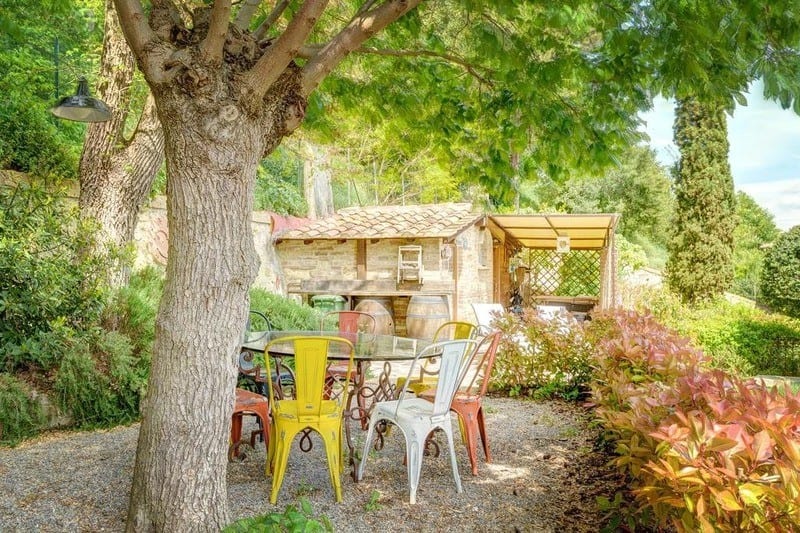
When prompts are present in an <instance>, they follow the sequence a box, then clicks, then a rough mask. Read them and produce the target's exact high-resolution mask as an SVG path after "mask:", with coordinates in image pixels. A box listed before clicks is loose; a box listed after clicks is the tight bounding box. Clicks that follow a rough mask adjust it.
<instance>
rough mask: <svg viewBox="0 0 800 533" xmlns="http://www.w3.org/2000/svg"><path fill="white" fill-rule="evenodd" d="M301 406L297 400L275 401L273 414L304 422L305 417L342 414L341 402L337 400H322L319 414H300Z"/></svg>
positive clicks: (313, 418)
mask: <svg viewBox="0 0 800 533" xmlns="http://www.w3.org/2000/svg"><path fill="white" fill-rule="evenodd" d="M299 407H300V406H299V404H298V401H297V400H280V401H278V402H276V403H275V410H274V412H273V414H272V415H273V416H274V417H275V418H281V419H283V420H297V421H299V422H302V421H303V420H304V419H309V420H319V417H321V416H328V417H332V418H336V417H339V416H341V414H342V411H341V408H340V407H339V402H337V401H335V400H322V404H321V406H320V411H319V415H316V414H314V415H304V414H300V413H299V409H298V408H299Z"/></svg>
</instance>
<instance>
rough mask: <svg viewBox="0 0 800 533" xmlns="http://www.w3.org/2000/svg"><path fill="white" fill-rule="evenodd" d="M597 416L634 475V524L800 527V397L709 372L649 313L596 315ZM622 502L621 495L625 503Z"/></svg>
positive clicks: (621, 463) (629, 511) (621, 464)
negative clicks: (799, 472)
mask: <svg viewBox="0 0 800 533" xmlns="http://www.w3.org/2000/svg"><path fill="white" fill-rule="evenodd" d="M596 326H597V327H600V328H601V329H602V330H603V331H604V335H605V336H606V341H605V342H604V343H602V344H601V345H600V346H601V349H600V350H599V351H598V358H597V373H596V375H595V380H594V381H593V384H592V398H593V402H594V403H595V405H596V406H597V408H596V410H595V413H596V415H597V416H598V418H599V420H600V421H601V423H602V424H603V426H604V429H605V431H606V437H607V438H608V439H610V440H611V442H613V443H614V445H615V447H616V453H617V458H616V459H615V461H614V462H615V464H616V466H617V468H619V469H620V470H621V471H623V472H624V473H626V474H627V475H628V476H629V478H630V480H631V481H630V484H629V486H630V488H631V489H632V490H631V496H632V497H633V498H634V504H633V505H631V506H629V507H625V508H623V507H620V511H621V512H623V516H622V517H619V518H618V521H620V522H621V521H622V519H624V518H625V515H627V517H628V522H629V523H635V524H639V525H648V524H650V525H656V526H659V527H666V526H671V527H674V528H675V529H676V530H678V531H743V530H744V531H766V530H786V531H789V530H791V529H792V528H793V527H794V525H796V524H797V523H798V521H800V508H798V506H797V499H798V497H800V479H799V478H798V477H797V469H798V466H800V438H799V437H798V435H800V431H799V430H800V419H798V417H797V416H796V414H797V412H798V408H800V394H797V393H791V392H790V391H789V390H788V388H787V389H785V390H783V391H778V390H777V389H774V388H773V389H771V390H767V389H765V388H764V387H762V386H760V385H758V384H756V383H755V382H754V381H741V380H739V379H737V378H734V377H732V376H729V375H727V374H725V373H724V372H722V371H708V370H707V364H708V361H707V360H706V358H705V357H704V356H703V354H702V353H701V352H699V351H698V350H696V349H694V348H692V347H691V345H690V343H689V341H688V339H685V338H681V337H679V336H678V335H676V334H675V333H674V332H672V331H670V330H668V329H666V328H664V327H663V326H661V325H660V324H658V323H657V322H655V321H654V320H653V318H652V317H650V316H643V315H638V314H636V313H622V312H618V313H615V314H606V315H597V316H596V317H595V320H593V322H592V326H591V327H596ZM618 501H619V500H618Z"/></svg>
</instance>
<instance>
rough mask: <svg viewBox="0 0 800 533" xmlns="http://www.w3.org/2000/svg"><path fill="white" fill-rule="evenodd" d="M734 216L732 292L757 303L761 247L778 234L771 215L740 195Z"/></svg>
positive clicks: (743, 195)
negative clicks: (735, 217)
mask: <svg viewBox="0 0 800 533" xmlns="http://www.w3.org/2000/svg"><path fill="white" fill-rule="evenodd" d="M736 215H737V224H736V230H735V231H734V235H733V241H734V248H733V265H734V277H733V286H732V287H731V290H732V292H734V293H736V294H740V295H742V296H745V297H747V298H750V299H751V300H757V299H758V296H759V290H758V283H759V279H760V277H761V265H762V263H763V262H764V255H765V252H764V249H763V247H764V246H765V245H768V244H770V243H772V242H773V241H774V240H775V239H776V238H777V237H778V234H779V233H780V230H778V228H777V226H775V221H774V217H773V216H772V214H770V213H769V212H768V211H767V210H766V209H764V208H763V207H761V206H760V205H758V204H757V203H756V202H755V200H753V199H752V198H751V197H750V196H748V195H747V194H746V193H744V192H742V191H739V192H737V193H736Z"/></svg>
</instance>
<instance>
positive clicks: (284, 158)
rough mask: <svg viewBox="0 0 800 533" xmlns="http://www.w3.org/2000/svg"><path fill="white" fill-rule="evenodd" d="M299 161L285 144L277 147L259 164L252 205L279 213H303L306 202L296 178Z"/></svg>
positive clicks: (299, 169)
mask: <svg viewBox="0 0 800 533" xmlns="http://www.w3.org/2000/svg"><path fill="white" fill-rule="evenodd" d="M301 165H302V163H301V161H300V159H299V158H297V157H295V156H293V154H292V153H291V152H289V151H288V150H286V149H285V148H282V147H278V148H277V149H276V150H275V151H274V152H272V153H271V154H270V155H269V156H268V157H267V158H266V159H264V160H263V161H262V162H261V165H260V166H259V167H258V172H257V178H256V189H255V203H254V206H253V207H254V209H266V210H268V211H274V212H275V213H279V214H282V215H296V216H300V215H304V214H305V213H306V212H307V211H308V206H307V205H306V201H305V199H304V198H303V192H302V189H301V188H300V187H299V186H298V179H299V178H300V177H301V176H302V170H301V168H302V166H301Z"/></svg>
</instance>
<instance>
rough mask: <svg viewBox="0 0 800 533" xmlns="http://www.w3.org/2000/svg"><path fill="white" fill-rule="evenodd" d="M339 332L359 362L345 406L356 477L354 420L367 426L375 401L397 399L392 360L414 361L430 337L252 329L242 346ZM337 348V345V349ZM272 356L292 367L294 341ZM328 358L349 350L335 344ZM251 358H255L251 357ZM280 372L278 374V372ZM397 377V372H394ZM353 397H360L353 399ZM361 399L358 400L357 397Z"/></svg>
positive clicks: (379, 443)
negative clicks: (369, 375)
mask: <svg viewBox="0 0 800 533" xmlns="http://www.w3.org/2000/svg"><path fill="white" fill-rule="evenodd" d="M316 335H326V336H330V335H333V336H337V337H342V338H345V339H347V340H349V341H350V342H352V343H353V346H354V348H355V355H354V357H353V359H354V362H355V364H356V366H357V370H358V371H356V372H353V373H352V375H353V377H352V379H351V383H352V385H351V387H352V389H351V392H350V394H349V396H348V399H347V405H345V410H344V417H345V420H344V422H345V423H344V427H345V440H346V443H347V447H348V450H349V454H348V455H349V458H350V464H351V465H352V466H353V472H352V476H353V480H355V479H356V476H355V472H356V469H357V466H358V464H357V458H356V455H355V451H356V446H355V445H354V442H353V434H352V432H351V427H350V426H351V422H358V425H359V427H362V428H363V427H366V424H367V422H368V421H369V416H370V413H371V412H372V407H373V405H374V404H375V403H376V402H380V401H384V400H392V399H395V398H396V396H397V394H399V392H400V391H398V390H397V388H396V385H395V383H396V380H394V379H393V376H392V364H393V363H395V364H396V363H401V362H411V361H412V360H413V359H414V358H415V357H416V356H417V354H418V353H420V352H421V351H422V350H423V349H424V348H426V347H427V346H428V345H430V344H431V341H429V340H422V339H414V338H409V337H401V336H398V335H379V334H372V333H357V334H353V333H343V332H336V331H270V332H261V333H259V332H254V333H253V332H251V333H250V334H249V336H248V338H246V339H244V342H243V343H242V345H241V349H242V351H244V352H250V353H251V354H258V353H263V352H264V348H265V347H266V346H267V344H268V343H270V342H272V341H273V340H275V339H280V338H282V337H296V336H316ZM337 348H338V349H337ZM436 355H437V354H436V353H435V352H430V351H428V352H426V353H425V357H435V356H436ZM269 356H270V357H271V358H272V359H273V360H274V361H275V364H274V365H273V367H274V368H279V369H287V370H288V369H289V367H290V365H289V366H287V365H286V364H285V363H284V359H286V358H291V357H294V348H293V345H292V343H291V342H289V341H287V342H286V343H281V342H276V343H273V344H272V345H271V346H270V351H269ZM328 359H331V360H338V361H346V360H348V359H349V353H347V352H345V351H344V350H342V349H341V346H337V347H336V348H334V347H333V345H332V349H331V351H330V352H329V353H328ZM251 360H252V359H251ZM371 362H379V363H381V367H380V372H379V374H378V376H377V379H366V378H365V376H366V368H364V367H365V366H366V365H368V364H369V363H371ZM276 376H277V374H276ZM281 376H282V379H273V381H277V383H275V385H276V390H278V391H279V392H278V393H279V394H280V393H281V392H280V391H281V390H282V384H281V382H282V381H283V377H284V371H283V370H281ZM394 377H396V376H394ZM265 379H266V376H260V377H259V376H257V377H256V380H257V381H262V380H265ZM353 399H356V400H357V401H355V402H353ZM359 399H360V400H361V401H358V400H359ZM384 429H385V428H383V427H381V428H379V430H378V431H377V432H376V433H377V439H376V442H375V448H376V449H380V448H382V447H383V434H384V431H383V430H384ZM300 448H301V449H302V450H303V451H308V450H310V449H311V440H310V436H309V435H308V434H305V435H304V436H303V437H301V441H300Z"/></svg>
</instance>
